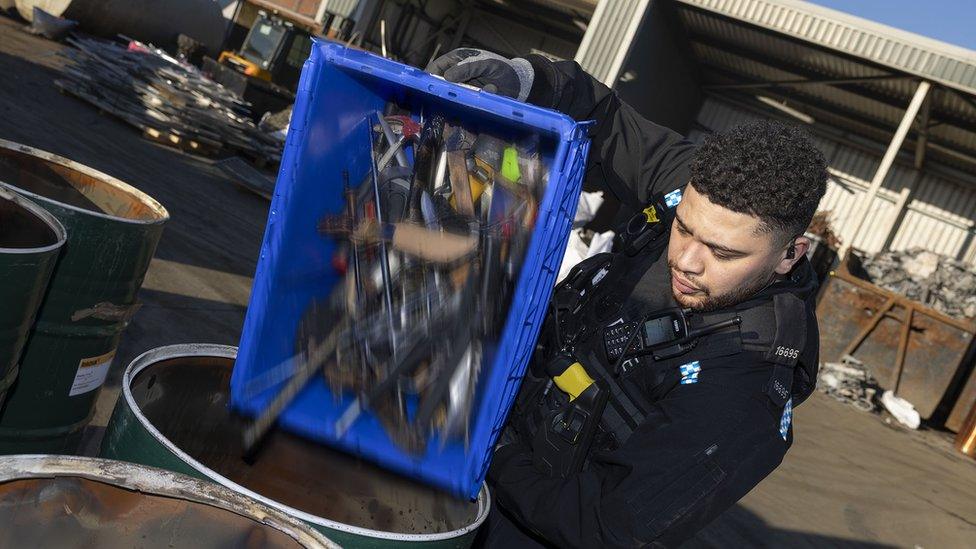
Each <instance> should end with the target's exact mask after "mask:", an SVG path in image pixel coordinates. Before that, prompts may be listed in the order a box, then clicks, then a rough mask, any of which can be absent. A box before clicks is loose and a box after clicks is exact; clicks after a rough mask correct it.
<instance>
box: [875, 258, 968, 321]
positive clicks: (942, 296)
mask: <svg viewBox="0 0 976 549" xmlns="http://www.w3.org/2000/svg"><path fill="white" fill-rule="evenodd" d="M863 267H864V270H865V271H866V272H867V274H868V276H869V277H870V280H871V282H873V283H874V284H876V285H878V286H881V287H882V288H885V289H887V290H891V291H892V292H895V293H897V294H901V295H903V296H905V297H908V298H909V299H913V300H915V301H918V302H920V303H922V304H924V305H927V306H929V307H932V308H933V309H935V310H936V311H939V312H941V313H943V314H946V315H949V316H951V317H954V318H960V319H967V318H973V317H976V273H974V272H973V271H972V270H971V269H970V267H968V266H967V265H966V264H965V263H963V262H961V261H957V260H955V259H952V258H950V257H946V256H942V255H939V254H936V253H933V252H930V251H926V250H922V249H919V248H915V249H911V250H906V251H898V252H891V251H888V252H882V253H880V254H876V255H874V256H871V257H868V258H865V259H864V260H863Z"/></svg>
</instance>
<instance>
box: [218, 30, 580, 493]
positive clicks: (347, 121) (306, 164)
mask: <svg viewBox="0 0 976 549" xmlns="http://www.w3.org/2000/svg"><path fill="white" fill-rule="evenodd" d="M389 101H395V102H397V103H398V104H400V105H402V106H409V108H410V109H411V110H412V111H413V112H414V113H415V114H418V113H419V112H420V110H423V111H424V112H425V113H428V114H429V113H435V112H437V113H443V114H445V115H446V116H448V117H449V118H450V119H454V120H459V121H461V122H462V123H463V124H464V125H465V126H473V127H477V128H478V130H479V131H488V132H491V133H493V134H496V135H504V136H507V137H512V138H519V137H526V136H529V135H538V136H539V142H540V145H539V150H540V153H541V157H542V160H543V162H544V164H545V165H546V166H548V168H549V181H548V185H547V186H546V189H545V191H544V195H543V199H542V201H541V203H540V205H539V212H538V217H537V221H536V224H535V229H534V233H533V235H532V238H531V243H530V245H529V248H528V251H527V253H526V257H525V260H524V262H523V265H522V269H521V273H520V274H519V278H518V281H517V283H516V287H515V291H514V294H513V299H512V302H511V306H510V309H509V312H508V318H507V321H506V324H505V327H504V329H503V331H502V336H501V341H500V342H499V343H498V345H497V346H495V347H494V348H493V349H491V350H490V352H489V353H487V355H486V361H485V366H487V368H485V369H483V373H482V376H481V379H480V380H479V385H478V392H477V399H476V401H475V405H474V406H475V408H474V410H473V412H472V420H471V425H470V438H469V446H468V449H467V450H466V449H465V446H464V444H463V442H460V441H457V442H448V443H447V444H446V445H444V446H443V447H441V444H440V443H439V442H438V441H437V440H436V439H435V440H432V441H431V442H430V444H429V445H428V447H427V452H426V454H424V455H422V456H414V455H409V454H406V453H405V452H403V451H402V450H400V449H399V448H398V447H397V446H395V445H394V444H393V442H392V441H391V440H390V439H389V438H388V436H387V435H386V433H385V431H384V430H383V428H382V427H381V426H380V424H379V421H377V420H376V418H375V417H373V416H372V415H371V414H365V415H364V416H363V417H362V418H360V419H359V420H358V421H357V422H356V423H355V424H354V426H353V428H352V429H350V431H349V432H347V433H346V434H345V435H344V436H343V437H342V438H338V437H337V436H336V433H335V430H334V426H335V421H336V420H337V419H338V417H339V415H340V414H341V412H342V411H343V410H344V409H345V408H346V406H347V405H348V404H349V403H350V402H352V400H353V398H354V395H351V394H350V395H332V394H331V392H330V390H329V388H328V387H327V385H326V383H325V382H324V380H323V379H322V377H321V376H316V378H314V379H313V380H312V382H311V383H309V385H308V386H307V387H306V388H305V389H304V390H303V391H302V392H301V393H300V394H299V395H298V397H297V398H296V399H295V400H294V401H293V403H292V404H291V405H290V406H289V407H288V408H287V409H286V410H285V412H284V414H283V415H282V416H281V418H280V422H279V424H280V425H281V426H282V427H284V428H285V429H287V430H290V431H292V432H295V433H298V434H300V435H302V436H305V437H308V438H310V439H313V440H317V441H321V442H325V443H328V444H330V445H333V446H337V447H339V448H343V449H346V450H348V451H350V452H353V453H356V454H359V455H361V456H363V457H365V458H367V459H370V460H373V461H376V462H378V463H379V464H381V465H383V466H385V467H387V468H390V469H393V470H396V471H399V472H401V473H403V474H406V475H408V476H411V477H414V478H417V479H419V480H421V481H423V482H426V483H428V484H432V485H434V486H438V487H440V488H442V489H445V490H447V491H450V492H452V493H454V494H456V495H459V496H465V497H470V498H474V497H476V496H477V493H478V491H479V489H480V486H481V483H482V482H483V481H484V477H485V474H486V472H487V469H488V463H489V460H490V457H491V451H492V448H493V447H494V444H495V440H496V439H497V438H498V434H499V432H500V431H501V428H502V424H503V422H504V420H505V417H506V414H507V413H508V410H509V408H510V407H511V405H512V402H513V400H514V398H515V394H516V391H517V390H518V386H519V382H520V381H521V378H522V374H523V372H524V371H525V367H526V365H527V363H528V360H529V357H530V356H531V354H532V351H533V348H534V346H535V341H536V338H537V336H538V332H539V328H540V326H541V324H542V320H543V316H544V313H545V310H546V307H547V305H548V302H549V298H550V295H551V293H552V287H553V284H554V282H555V276H556V273H557V272H558V269H559V263H560V261H561V259H562V256H563V252H564V250H565V246H566V241H567V236H568V234H569V230H570V227H571V224H572V220H573V216H574V214H575V210H576V204H577V201H578V199H579V193H580V189H581V183H582V178H583V168H584V164H585V159H586V153H587V149H588V147H589V141H588V140H587V138H586V125H585V124H579V123H576V122H575V121H573V120H572V119H571V118H569V117H568V116H565V115H563V114H560V113H556V112H553V111H549V110H546V109H542V108H538V107H534V106H531V105H526V104H524V103H518V102H516V101H513V100H509V99H506V98H503V97H499V96H496V95H493V94H488V93H483V92H480V91H475V90H472V89H468V88H466V87H463V86H459V85H456V84H451V83H449V82H445V81H444V80H441V79H439V78H435V77H433V76H430V75H429V74H427V73H425V72H423V71H421V70H418V69H415V68H412V67H408V66H405V65H402V64H399V63H395V62H393V61H389V60H387V59H383V58H381V57H378V56H375V55H372V54H369V53H366V52H362V51H358V50H352V49H347V48H344V47H342V46H340V45H337V44H333V43H329V42H322V41H317V42H316V43H315V45H314V47H313V48H312V53H311V57H310V58H309V60H308V61H307V62H306V63H305V67H304V69H303V71H302V77H301V81H300V83H299V90H298V97H297V100H296V102H295V108H294V114H293V115H292V119H291V127H290V129H289V132H288V139H287V142H286V145H285V151H284V155H283V157H282V162H281V171H280V172H279V174H278V182H277V186H276V187H275V195H274V198H273V200H272V203H271V211H270V213H269V214H268V224H267V228H266V230H265V235H264V243H263V244H262V246H261V257H260V259H259V261H258V265H257V272H256V274H255V277H254V286H253V288H252V290H251V301H250V305H249V307H248V310H247V317H246V319H245V321H244V330H243V333H242V336H241V343H240V351H239V353H238V355H237V363H236V365H235V368H234V374H233V377H232V378H231V402H232V406H234V407H235V408H236V409H237V410H239V411H241V412H242V413H244V414H246V415H251V416H253V415H256V414H257V413H258V412H260V411H261V410H262V409H264V408H265V407H266V406H267V405H268V403H269V402H270V400H271V398H272V397H273V396H274V394H275V393H276V392H277V390H278V389H280V385H271V386H269V387H267V388H266V389H264V390H261V391H255V390H254V387H255V385H257V384H258V382H259V381H261V380H262V379H267V378H271V379H274V378H275V377H276V376H275V373H274V372H269V370H270V369H271V368H273V366H274V365H277V364H279V363H281V362H282V361H283V360H287V358H288V357H290V356H292V355H293V354H294V352H295V333H296V329H297V326H298V322H299V319H300V318H301V315H302V313H303V312H304V310H305V308H306V306H307V305H308V304H309V303H310V302H311V301H312V300H313V299H315V298H320V297H324V296H326V295H328V294H329V292H330V291H331V289H332V287H333V285H334V284H335V282H336V281H337V280H338V276H337V273H336V272H335V270H334V268H333V266H332V263H331V257H332V254H333V251H334V249H335V245H334V243H333V242H332V241H331V240H330V239H327V238H322V237H321V236H320V235H319V234H318V232H317V231H316V223H317V222H318V220H319V219H320V218H321V216H322V215H323V214H325V213H336V212H340V211H342V208H343V197H342V189H343V181H342V170H349V174H350V177H351V180H352V181H354V182H355V181H361V180H362V178H363V177H366V176H367V175H368V173H369V171H368V170H369V145H368V141H367V138H366V135H367V130H366V129H365V126H364V125H363V124H364V122H363V120H364V119H365V117H367V116H369V115H375V113H376V112H377V111H382V110H383V108H384V106H385V104H386V103H387V102H389ZM254 393H256V394H254ZM323 474H328V473H327V472H325V471H323Z"/></svg>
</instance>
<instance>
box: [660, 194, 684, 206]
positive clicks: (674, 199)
mask: <svg viewBox="0 0 976 549" xmlns="http://www.w3.org/2000/svg"><path fill="white" fill-rule="evenodd" d="M680 203H681V189H675V190H673V191H671V192H669V193H668V194H666V195H664V205H665V206H667V207H669V208H674V207H675V206H677V205H678V204H680Z"/></svg>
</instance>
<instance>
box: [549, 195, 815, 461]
mask: <svg viewBox="0 0 976 549" xmlns="http://www.w3.org/2000/svg"><path fill="white" fill-rule="evenodd" d="M673 194H674V193H672V194H671V195H666V196H664V197H658V198H657V200H655V202H654V204H653V205H652V206H649V207H648V208H647V209H645V210H644V211H643V212H641V213H640V214H638V215H636V216H634V218H632V219H631V220H630V222H628V224H627V226H626V227H624V229H623V230H622V231H620V233H619V239H618V241H617V243H616V248H617V249H618V250H619V251H617V252H613V253H605V254H598V255H596V256H593V257H591V258H588V259H586V260H584V261H583V262H581V263H580V264H579V265H577V266H576V267H575V268H574V269H573V270H572V271H571V272H570V274H569V275H568V276H567V277H566V279H565V280H564V281H563V282H561V283H560V284H559V285H558V286H557V288H556V290H555V293H554V295H553V299H552V302H551V306H550V310H549V314H548V316H547V321H546V328H545V333H546V334H548V336H549V337H550V340H549V341H548V345H549V348H550V349H551V348H553V347H552V345H554V344H555V345H559V346H560V348H561V349H563V350H569V351H570V352H571V353H572V354H573V355H574V356H575V357H576V359H577V360H579V361H581V362H582V364H583V365H584V367H585V368H586V369H587V371H589V372H590V373H591V375H596V376H599V377H602V378H603V379H605V380H606V381H607V382H608V385H609V386H610V390H611V398H610V402H609V404H608V406H607V408H606V411H605V412H604V415H603V422H602V423H603V426H604V428H605V429H606V430H608V431H609V432H610V433H612V435H611V436H610V438H611V439H612V440H613V442H612V443H611V444H610V446H614V445H616V444H622V443H623V441H625V440H626V439H627V437H629V436H630V433H631V432H633V430H634V429H636V428H637V426H638V425H640V423H641V421H642V420H643V418H644V416H645V415H646V413H647V410H648V407H649V406H650V405H651V403H652V402H653V401H655V400H657V399H659V398H661V397H663V396H664V395H665V394H667V392H669V391H670V390H671V389H673V388H674V387H675V386H676V385H677V384H678V383H681V382H682V379H683V376H682V367H683V366H689V365H691V364H696V365H697V364H698V363H700V362H701V361H705V360H706V359H709V358H716V357H721V356H729V355H734V354H739V353H743V352H752V353H755V354H754V355H753V356H760V355H761V362H765V363H768V364H769V365H770V366H771V368H770V373H769V375H768V377H767V378H764V380H763V382H762V383H759V384H756V386H755V387H752V386H748V387H738V386H736V384H735V383H731V384H730V386H729V390H740V391H744V392H746V393H749V394H750V395H752V396H757V395H763V394H764V395H765V397H766V398H768V399H769V401H770V402H771V404H772V405H773V406H775V407H776V408H777V409H782V408H783V407H784V406H785V405H786V404H787V402H788V401H789V400H790V399H791V398H792V399H793V404H799V402H801V401H802V400H803V399H805V398H806V397H807V396H808V395H809V394H810V393H811V392H812V390H813V385H814V383H813V380H815V379H816V369H817V365H818V357H817V354H818V353H817V349H816V345H808V344H807V341H808V335H810V334H808V328H809V327H808V326H807V324H808V321H807V319H808V312H807V309H808V304H807V303H806V301H805V300H804V299H803V298H802V297H801V296H802V295H806V294H812V293H813V292H814V291H815V289H816V277H815V276H813V273H812V269H811V268H810V265H809V263H807V261H806V260H805V259H801V261H800V262H799V263H798V264H797V267H796V268H795V269H794V271H793V273H791V276H789V277H788V279H786V280H783V281H779V282H777V283H774V284H773V285H771V286H770V287H768V288H766V289H765V290H763V291H761V292H759V294H757V296H756V297H754V298H752V299H749V300H746V301H744V302H742V303H740V304H737V305H735V306H732V307H729V308H727V309H723V310H718V311H713V312H708V313H692V314H691V315H689V317H688V322H689V325H690V327H691V328H695V327H699V326H704V325H711V324H713V323H715V322H719V321H722V320H726V319H731V318H734V317H736V316H738V317H739V318H740V319H741V323H740V324H739V325H738V326H732V327H730V328H726V329H723V330H721V331H718V332H715V333H712V334H709V335H706V336H702V337H700V338H698V339H697V340H695V341H694V342H692V344H690V345H689V347H690V348H688V349H687V350H685V351H683V352H680V353H679V354H676V355H674V356H662V357H654V356H645V357H641V358H635V359H629V360H626V361H624V362H622V363H621V364H620V367H619V368H618V369H617V370H619V371H611V370H613V366H614V364H611V362H610V361H609V360H607V358H606V355H605V353H604V352H603V347H602V345H603V337H602V334H603V330H604V329H605V328H606V327H607V326H609V325H611V324H615V323H617V322H620V321H633V320H638V319H639V317H636V316H637V314H638V313H639V311H635V310H634V308H633V307H632V306H631V307H627V306H625V305H627V304H628V302H633V299H632V294H633V291H634V288H635V286H636V285H637V284H638V283H639V282H641V281H642V279H644V280H643V282H644V283H646V282H648V281H650V282H651V283H652V284H654V285H660V287H661V292H666V293H667V294H668V295H669V293H670V279H669V275H668V270H667V262H666V261H665V260H661V259H662V258H661V256H662V254H663V252H664V250H666V249H667V244H668V240H669V237H670V229H671V224H672V221H673V219H674V208H675V207H676V206H677V201H675V200H673ZM679 196H680V195H679ZM668 197H672V199H670V200H669V198H668ZM679 200H680V198H679ZM645 276H648V277H649V278H644V277H645ZM811 285H812V286H811ZM647 312H650V311H644V313H647ZM627 315H630V316H631V318H623V317H625V316H627ZM637 329H640V328H639V327H638V328H637ZM812 329H813V330H814V331H815V330H816V327H815V326H813V328H812ZM812 335H814V336H815V335H816V334H815V333H814V334H812ZM807 347H814V348H813V349H809V348H807ZM798 366H799V367H798ZM740 385H741V384H740Z"/></svg>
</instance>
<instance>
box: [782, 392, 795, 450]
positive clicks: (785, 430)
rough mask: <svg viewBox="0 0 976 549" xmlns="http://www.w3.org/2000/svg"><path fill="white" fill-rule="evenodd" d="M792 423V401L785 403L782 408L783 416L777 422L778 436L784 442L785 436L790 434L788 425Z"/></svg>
mask: <svg viewBox="0 0 976 549" xmlns="http://www.w3.org/2000/svg"><path fill="white" fill-rule="evenodd" d="M792 422H793V399H792V398H791V399H789V400H787V401H786V406H784V407H783V416H782V417H781V418H780V420H779V435H780V436H781V437H783V440H786V435H788V434H789V433H790V423H792Z"/></svg>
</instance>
